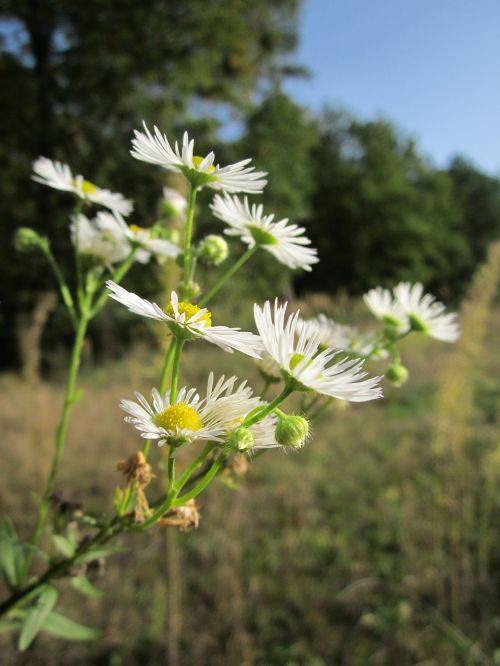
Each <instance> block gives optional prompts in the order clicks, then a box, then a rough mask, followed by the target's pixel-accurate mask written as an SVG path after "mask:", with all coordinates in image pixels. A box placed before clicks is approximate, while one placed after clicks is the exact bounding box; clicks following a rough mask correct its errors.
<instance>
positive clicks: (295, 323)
mask: <svg viewBox="0 0 500 666" xmlns="http://www.w3.org/2000/svg"><path fill="white" fill-rule="evenodd" d="M286 308H287V304H286V303H285V305H281V306H279V305H278V302H277V300H276V301H275V304H274V317H273V312H272V310H271V304H270V303H269V301H267V302H266V303H265V304H264V307H263V308H261V307H259V306H258V305H255V307H254V314H255V323H256V325H257V329H258V331H259V333H260V336H261V339H262V342H263V344H264V349H265V351H266V352H267V353H268V354H269V355H270V356H271V357H272V358H273V359H274V360H275V361H276V362H277V363H278V364H279V366H280V368H281V371H282V373H283V375H284V377H285V380H286V381H288V382H289V383H291V384H292V385H293V387H294V388H295V389H296V390H302V391H304V390H308V389H312V390H313V391H316V392H318V393H323V394H324V395H328V396H331V397H333V398H339V399H340V400H348V401H351V402H364V401H366V400H374V399H376V398H380V397H382V390H381V388H380V387H379V386H378V384H379V382H380V380H381V379H382V378H381V377H372V378H370V379H364V380H363V378H364V377H366V374H367V373H366V372H363V370H362V366H363V361H361V360H359V359H344V360H341V361H339V362H337V363H331V361H332V359H333V358H334V356H336V354H337V352H335V351H334V350H333V349H325V350H323V351H320V338H319V336H318V335H313V336H308V335H307V330H304V329H302V330H299V328H300V327H299V313H298V312H296V313H295V314H293V315H291V316H289V317H288V319H287V320H286V321H285V314H286Z"/></svg>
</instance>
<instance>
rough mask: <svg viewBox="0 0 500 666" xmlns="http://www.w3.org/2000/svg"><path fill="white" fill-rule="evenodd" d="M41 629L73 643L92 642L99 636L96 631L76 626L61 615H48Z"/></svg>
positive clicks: (99, 633) (76, 623)
mask: <svg viewBox="0 0 500 666" xmlns="http://www.w3.org/2000/svg"><path fill="white" fill-rule="evenodd" d="M42 629H43V630H44V631H47V632H48V633H49V634H52V635H53V636H58V637H59V638H67V639H68V640H73V641H92V640H94V639H95V638H98V637H99V636H100V635H101V632H100V631H99V630H98V629H92V627H85V626H84V625H83V624H78V622H75V621H74V620H70V619H69V618H67V617H65V616H64V615H61V613H49V615H48V616H47V617H46V618H45V620H44V622H43V626H42Z"/></svg>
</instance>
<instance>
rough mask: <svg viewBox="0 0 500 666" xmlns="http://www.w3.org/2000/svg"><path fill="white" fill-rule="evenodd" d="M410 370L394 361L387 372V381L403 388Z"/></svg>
mask: <svg viewBox="0 0 500 666" xmlns="http://www.w3.org/2000/svg"><path fill="white" fill-rule="evenodd" d="M408 375H409V373H408V370H407V369H406V368H405V366H404V365H401V363H400V362H399V361H394V362H393V363H392V365H390V366H389V367H388V368H387V370H386V371H385V376H386V377H387V379H388V380H389V381H390V382H392V383H393V384H394V386H397V387H399V386H402V385H403V384H404V383H405V382H406V381H407V380H408Z"/></svg>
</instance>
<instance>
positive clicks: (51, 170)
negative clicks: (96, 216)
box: [32, 157, 134, 215]
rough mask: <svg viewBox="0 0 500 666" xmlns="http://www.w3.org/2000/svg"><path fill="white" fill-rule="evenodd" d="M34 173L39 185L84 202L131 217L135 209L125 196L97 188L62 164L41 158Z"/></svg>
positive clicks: (35, 163)
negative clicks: (70, 194) (65, 193)
mask: <svg viewBox="0 0 500 666" xmlns="http://www.w3.org/2000/svg"><path fill="white" fill-rule="evenodd" d="M33 171H34V175H33V176H32V178H33V180H35V181H36V182H37V183H41V184H42V185H47V186H48V187H52V188H53V189H55V190H61V191H63V192H71V193H72V194H75V195H76V196H77V197H79V198H80V199H83V200H84V201H88V202H91V203H94V204H98V205H100V206H104V207H105V208H109V210H111V211H114V212H116V213H120V214H121V215H129V213H131V212H132V210H133V208H134V204H133V202H132V201H130V200H129V199H125V197H124V196H123V195H121V194H118V193H116V192H110V190H106V189H103V188H101V187H97V185H94V184H93V183H91V182H90V181H88V180H86V179H85V178H84V177H83V176H81V175H73V172H72V171H71V169H70V167H69V166H68V165H67V164H63V163H62V162H56V161H53V160H51V159H49V158H48V157H39V158H38V159H37V160H35V161H34V162H33Z"/></svg>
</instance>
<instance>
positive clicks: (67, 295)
mask: <svg viewBox="0 0 500 666" xmlns="http://www.w3.org/2000/svg"><path fill="white" fill-rule="evenodd" d="M41 247H42V251H43V253H44V254H45V256H46V258H47V261H48V262H49V264H50V267H51V268H52V270H53V271H54V275H55V276H56V279H57V282H58V284H59V289H60V291H61V296H62V299H63V301H64V304H65V306H66V309H67V310H68V314H69V316H70V319H71V322H72V324H73V327H74V328H75V329H76V328H77V326H78V319H77V316H76V311H75V305H74V303H73V297H72V296H71V291H70V290H69V287H68V285H67V284H66V280H65V279H64V276H63V274H62V271H61V268H60V267H59V264H58V263H57V261H56V259H55V257H54V255H53V254H52V251H51V249H50V247H49V245H48V243H47V244H45V243H43V244H42V246H41Z"/></svg>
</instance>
